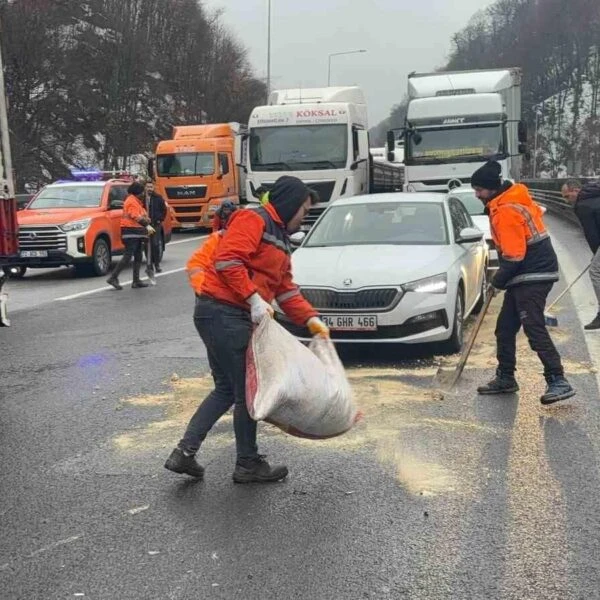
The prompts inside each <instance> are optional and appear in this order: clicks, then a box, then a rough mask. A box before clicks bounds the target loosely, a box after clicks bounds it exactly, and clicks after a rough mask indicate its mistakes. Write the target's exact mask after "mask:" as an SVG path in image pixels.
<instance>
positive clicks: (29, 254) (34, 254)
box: [21, 250, 48, 258]
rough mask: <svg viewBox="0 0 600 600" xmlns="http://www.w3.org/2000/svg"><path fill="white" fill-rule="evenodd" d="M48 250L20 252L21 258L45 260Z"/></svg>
mask: <svg viewBox="0 0 600 600" xmlns="http://www.w3.org/2000/svg"><path fill="white" fill-rule="evenodd" d="M46 256H48V250H22V251H21V258H45V257H46Z"/></svg>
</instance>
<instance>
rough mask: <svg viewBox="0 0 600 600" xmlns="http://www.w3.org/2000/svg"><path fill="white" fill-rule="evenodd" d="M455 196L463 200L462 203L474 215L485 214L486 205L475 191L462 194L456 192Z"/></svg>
mask: <svg viewBox="0 0 600 600" xmlns="http://www.w3.org/2000/svg"><path fill="white" fill-rule="evenodd" d="M452 197H453V198H456V199H457V200H459V201H460V202H462V205H463V206H464V207H465V208H466V209H467V212H468V213H469V214H470V215H471V216H472V217H477V216H479V215H485V212H484V210H485V205H484V204H483V202H482V201H481V200H479V198H477V196H476V195H475V192H468V193H467V192H465V193H462V194H456V195H455V196H452Z"/></svg>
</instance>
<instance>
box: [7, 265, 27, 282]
mask: <svg viewBox="0 0 600 600" xmlns="http://www.w3.org/2000/svg"><path fill="white" fill-rule="evenodd" d="M2 270H3V271H4V274H5V275H6V276H7V277H9V278H10V279H23V277H25V273H26V272H27V267H3V269H2Z"/></svg>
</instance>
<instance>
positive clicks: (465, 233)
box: [456, 227, 483, 244]
mask: <svg viewBox="0 0 600 600" xmlns="http://www.w3.org/2000/svg"><path fill="white" fill-rule="evenodd" d="M482 239H483V231H481V229H477V227H465V228H464V229H461V231H460V233H459V234H458V238H457V239H456V243H457V244H474V243H476V242H480V241H481V240H482Z"/></svg>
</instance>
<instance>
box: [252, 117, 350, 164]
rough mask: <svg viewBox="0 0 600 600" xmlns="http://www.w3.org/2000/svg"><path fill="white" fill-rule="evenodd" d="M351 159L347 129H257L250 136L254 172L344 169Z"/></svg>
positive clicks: (321, 126)
mask: <svg viewBox="0 0 600 600" xmlns="http://www.w3.org/2000/svg"><path fill="white" fill-rule="evenodd" d="M347 158H348V126H347V125H343V124H342V125H295V126H286V127H257V128H255V129H252V134H251V136H250V164H251V166H252V170H253V171H308V170H312V169H319V170H321V169H322V170H328V169H343V168H344V167H345V166H346V162H347Z"/></svg>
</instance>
